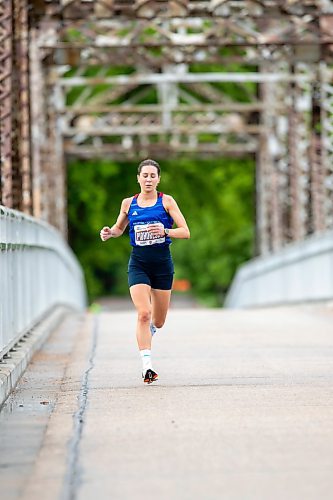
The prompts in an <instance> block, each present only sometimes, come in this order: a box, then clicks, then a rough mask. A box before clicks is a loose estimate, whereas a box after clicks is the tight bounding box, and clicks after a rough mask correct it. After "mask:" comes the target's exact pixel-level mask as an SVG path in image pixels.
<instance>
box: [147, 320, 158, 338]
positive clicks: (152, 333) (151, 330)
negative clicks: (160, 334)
mask: <svg viewBox="0 0 333 500" xmlns="http://www.w3.org/2000/svg"><path fill="white" fill-rule="evenodd" d="M149 328H150V333H151V336H152V337H153V335H155V333H156V332H157V328H156V326H155V325H154V323H150V325H149Z"/></svg>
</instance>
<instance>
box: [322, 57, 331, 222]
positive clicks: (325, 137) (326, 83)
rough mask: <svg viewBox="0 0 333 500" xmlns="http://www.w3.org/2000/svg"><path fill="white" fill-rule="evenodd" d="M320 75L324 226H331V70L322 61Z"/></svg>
mask: <svg viewBox="0 0 333 500" xmlns="http://www.w3.org/2000/svg"><path fill="white" fill-rule="evenodd" d="M321 75H322V83H321V89H322V96H321V98H322V108H321V140H322V146H323V149H322V163H323V169H324V176H325V181H324V191H325V206H324V212H325V226H326V227H327V228H332V227H333V71H332V69H330V68H328V67H327V66H326V65H325V64H324V63H323V64H322V66H321Z"/></svg>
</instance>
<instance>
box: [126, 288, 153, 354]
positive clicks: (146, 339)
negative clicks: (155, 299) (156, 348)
mask: <svg viewBox="0 0 333 500" xmlns="http://www.w3.org/2000/svg"><path fill="white" fill-rule="evenodd" d="M150 292H151V288H150V286H149V285H144V284H139V285H133V286H131V288H130V294H131V297H132V301H133V304H134V305H135V308H136V310H137V313H138V322H137V327H136V338H137V341H138V346H139V349H140V351H141V350H142V349H151V333H150V328H149V323H150V319H151V303H150Z"/></svg>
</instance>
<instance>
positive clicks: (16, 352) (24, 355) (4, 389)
mask: <svg viewBox="0 0 333 500" xmlns="http://www.w3.org/2000/svg"><path fill="white" fill-rule="evenodd" d="M69 312H70V311H69V309H68V308H66V307H63V306H62V307H57V308H56V309H55V310H54V311H52V313H51V314H50V315H49V316H48V317H47V318H46V319H44V320H43V321H41V322H40V323H39V324H38V325H37V326H36V327H35V328H34V329H33V330H32V331H31V332H29V333H28V334H26V335H24V336H23V338H22V339H21V340H19V341H18V343H17V344H16V345H15V346H14V348H13V349H12V350H11V351H9V353H8V354H7V356H6V357H5V358H3V359H2V361H0V408H1V406H2V404H3V403H4V402H5V400H6V399H7V397H8V396H9V394H10V393H11V392H12V391H13V389H14V388H15V386H16V384H17V382H18V381H19V379H20V378H21V376H22V374H23V373H24V371H25V369H26V368H27V366H28V364H29V362H30V360H31V358H32V356H33V355H34V354H35V352H36V351H38V350H39V349H40V347H41V346H42V344H43V343H44V342H45V341H46V339H47V338H48V336H49V335H50V333H51V332H52V331H53V330H54V329H55V328H57V326H59V324H60V323H61V322H62V320H63V319H64V318H65V316H66V315H67V314H68V313H69Z"/></svg>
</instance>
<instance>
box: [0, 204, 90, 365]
mask: <svg viewBox="0 0 333 500" xmlns="http://www.w3.org/2000/svg"><path fill="white" fill-rule="evenodd" d="M85 303H86V292H85V283H84V277H83V273H82V270H81V267H80V265H79V263H78V261H77V259H76V257H75V255H74V254H73V252H72V251H71V249H70V248H69V246H68V245H67V243H66V242H65V241H64V240H63V238H62V236H61V235H60V233H58V232H57V231H56V230H55V229H54V228H53V227H52V226H50V225H48V224H46V223H44V222H42V221H40V220H37V219H35V218H34V217H31V216H28V215H25V214H23V213H21V212H18V211H15V210H11V209H8V208H5V207H3V206H1V205H0V359H1V358H2V357H3V356H4V355H5V354H6V352H8V350H10V349H11V348H12V347H13V345H15V343H17V342H18V340H19V339H20V338H21V337H22V336H23V335H24V334H26V333H27V332H28V331H29V330H31V328H33V327H34V326H35V325H36V324H37V323H38V322H40V321H41V320H42V319H43V317H45V316H47V315H48V314H49V313H50V312H52V310H53V309H55V308H56V307H57V306H67V307H69V308H71V309H77V310H80V309H83V308H84V306H85Z"/></svg>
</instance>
